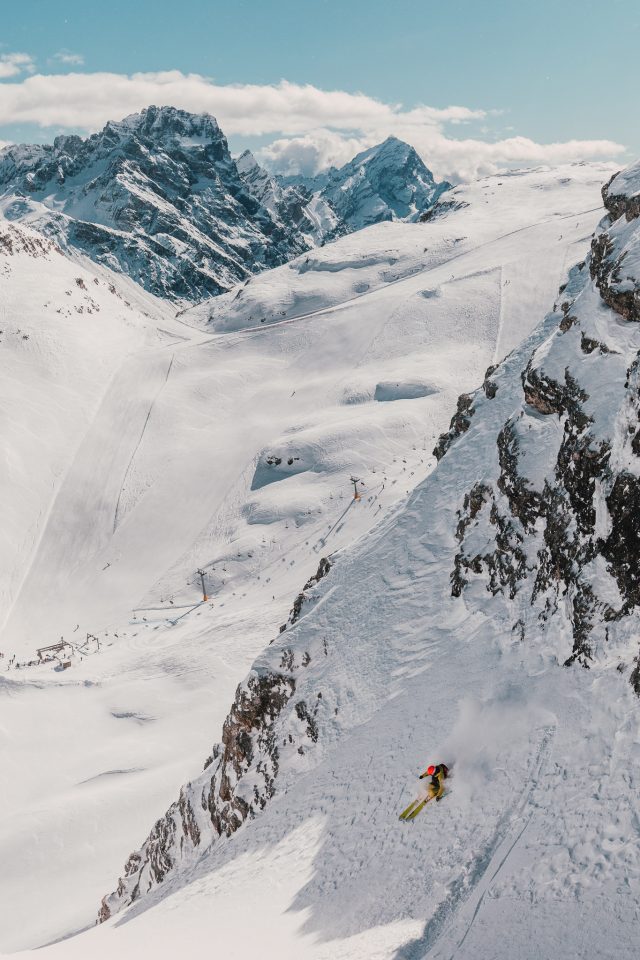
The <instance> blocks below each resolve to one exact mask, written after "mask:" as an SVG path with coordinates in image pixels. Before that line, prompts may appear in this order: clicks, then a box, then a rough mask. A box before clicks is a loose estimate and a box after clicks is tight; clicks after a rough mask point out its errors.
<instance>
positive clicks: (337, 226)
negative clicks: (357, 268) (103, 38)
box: [0, 107, 439, 301]
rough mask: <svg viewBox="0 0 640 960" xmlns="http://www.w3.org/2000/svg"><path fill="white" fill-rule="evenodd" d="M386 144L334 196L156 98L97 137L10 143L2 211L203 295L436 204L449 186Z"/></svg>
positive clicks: (338, 184) (142, 278) (208, 121)
mask: <svg viewBox="0 0 640 960" xmlns="http://www.w3.org/2000/svg"><path fill="white" fill-rule="evenodd" d="M398 145H399V146H398ZM383 147H385V145H384V144H383V145H382V147H381V148H374V150H373V151H369V153H370V154H372V156H371V157H370V158H369V159H368V160H366V162H365V161H362V158H356V160H354V161H353V164H355V165H356V166H354V168H353V170H351V169H350V172H349V174H348V179H349V184H348V185H347V183H346V181H345V176H346V174H345V171H346V170H347V168H343V171H342V172H337V173H336V177H337V179H335V178H334V180H332V181H331V183H332V185H331V189H329V188H327V196H324V194H322V195H321V194H320V192H319V191H316V192H314V191H312V190H310V189H309V188H308V187H305V186H295V185H286V184H283V183H280V182H278V180H277V179H276V178H274V177H271V176H270V175H269V174H268V173H267V172H266V171H265V170H263V169H262V168H261V167H260V166H259V165H258V164H257V163H256V161H255V159H254V158H253V157H252V155H251V154H250V153H248V152H245V153H244V154H243V155H242V156H241V157H240V158H239V160H238V162H237V163H236V162H235V161H234V160H233V158H232V157H231V154H230V153H229V148H228V145H227V141H226V138H225V136H224V134H223V133H222V131H221V130H220V128H219V126H218V124H217V122H216V121H215V119H214V118H213V117H211V116H209V115H208V114H201V115H194V114H190V113H187V112H185V111H183V110H177V109H175V108H173V107H149V108H148V109H146V110H143V111H142V113H140V114H134V115H133V116H130V117H127V118H126V119H125V120H123V121H122V122H120V123H108V124H107V125H106V127H105V128H104V129H103V130H101V131H100V133H97V134H94V135H93V136H91V137H89V138H87V139H82V138H81V137H78V136H61V137H57V138H56V139H55V141H54V143H53V144H52V145H34V146H24V145H23V146H15V147H10V148H7V149H6V150H4V151H3V152H2V153H0V207H1V209H2V210H3V212H4V214H5V216H6V217H7V218H8V219H10V220H16V221H17V220H20V221H23V222H25V223H28V224H29V225H30V226H31V227H34V228H35V229H36V230H38V231H39V232H41V233H44V234H45V235H46V236H48V237H50V238H52V239H54V240H55V241H56V242H57V243H58V244H59V245H60V246H61V247H62V248H64V249H66V250H68V251H74V250H75V251H79V252H80V253H83V254H86V255H87V256H89V257H91V258H92V259H93V260H96V261H97V262H99V263H103V264H105V265H106V266H108V267H110V268H111V269H114V270H117V271H120V272H122V273H125V274H127V275H128V276H130V277H131V278H132V279H133V280H135V281H136V282H137V283H139V284H141V285H142V286H143V287H144V288H145V289H147V290H149V291H151V292H152V293H154V294H156V295H158V296H161V297H167V298H169V299H172V300H177V301H198V300H202V299H204V298H206V297H211V296H216V295H217V294H219V293H222V292H224V291H226V290H228V289H229V288H230V287H232V286H233V285H234V284H236V283H237V282H238V281H241V280H244V279H246V278H247V277H248V276H250V275H251V274H253V273H257V272H259V271H261V270H264V269H266V268H269V267H275V266H278V265H280V264H283V263H286V262H287V261H288V260H290V259H291V258H293V257H295V256H297V255H298V254H300V253H303V252H304V251H305V250H308V249H310V248H312V247H314V246H316V245H318V244H320V243H324V242H325V241H326V240H328V239H333V238H334V237H336V236H340V235H341V234H343V233H347V232H349V231H351V230H355V229H359V227H361V226H364V225H366V224H367V223H372V222H374V221H375V220H380V219H398V218H403V219H407V218H411V217H412V216H413V211H414V209H417V207H418V206H420V208H421V209H425V208H426V207H427V206H428V205H429V204H430V203H431V202H432V197H433V196H435V195H436V194H437V192H438V189H439V188H438V187H436V185H435V184H434V182H433V178H431V175H430V174H429V172H428V171H427V170H426V167H424V164H422V162H421V161H420V160H419V158H418V157H417V154H415V151H412V150H411V148H410V147H407V145H406V144H399V141H396V147H395V149H394V150H389V149H383ZM376 150H378V153H377V154H376V153H375V151H376ZM409 154H411V157H409ZM363 156H364V155H363ZM348 166H349V167H350V165H348ZM365 169H366V171H367V173H366V176H364V175H362V176H361V175H360V173H359V172H358V171H365ZM430 178H431V179H430ZM375 191H378V192H377V193H375ZM374 193H375V197H374ZM381 197H384V198H386V199H381ZM376 198H377V199H376ZM387 201H388V204H390V205H385V204H387Z"/></svg>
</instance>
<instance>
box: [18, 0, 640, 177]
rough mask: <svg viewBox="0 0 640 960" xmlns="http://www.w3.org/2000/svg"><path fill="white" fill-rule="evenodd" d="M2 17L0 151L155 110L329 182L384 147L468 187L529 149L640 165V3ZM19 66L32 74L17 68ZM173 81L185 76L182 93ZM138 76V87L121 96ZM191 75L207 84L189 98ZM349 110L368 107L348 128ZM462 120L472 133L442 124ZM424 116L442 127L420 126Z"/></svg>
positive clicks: (241, 6) (102, 6) (283, 6)
mask: <svg viewBox="0 0 640 960" xmlns="http://www.w3.org/2000/svg"><path fill="white" fill-rule="evenodd" d="M2 6H3V9H2V20H1V22H0V44H1V46H0V78H1V79H0V140H4V141H16V140H35V139H37V140H47V139H51V137H52V136H53V135H54V134H55V133H58V132H61V131H65V130H79V131H83V130H90V129H96V128H97V127H98V126H100V125H101V124H102V123H103V122H104V119H105V117H106V116H111V117H112V118H113V119H118V118H119V116H120V115H122V114H123V112H124V113H126V112H131V111H132V110H133V109H139V107H141V106H143V105H144V97H145V96H153V97H154V99H155V102H159V101H161V100H162V99H163V98H164V100H165V101H166V102H168V101H169V100H174V101H176V105H178V106H185V107H186V108H188V109H209V110H210V112H212V113H214V114H217V115H218V114H221V116H219V119H220V122H221V125H222V126H223V129H224V130H225V132H228V133H229V137H230V142H231V145H232V147H233V148H235V149H240V148H241V147H244V146H245V145H247V144H248V145H251V146H253V147H256V148H258V149H259V150H262V155H263V158H264V159H266V160H268V161H269V162H271V163H272V164H275V165H276V166H277V165H280V166H286V165H287V164H288V165H291V164H293V165H295V164H297V163H298V164H299V163H307V164H311V165H316V166H318V165H320V166H321V165H322V164H324V163H326V162H329V161H330V160H332V159H336V157H337V159H341V158H342V155H344V157H345V158H346V156H347V154H348V153H349V151H350V150H351V151H352V148H356V147H358V146H359V145H368V144H369V143H371V142H374V141H375V140H376V139H377V138H378V139H382V138H383V136H384V135H386V133H387V132H388V133H396V134H397V135H404V136H405V138H406V139H409V138H410V136H409V135H411V136H413V138H414V139H416V138H417V140H418V141H419V142H417V143H416V146H417V147H418V149H419V150H420V151H421V153H422V154H423V155H425V152H427V151H429V150H431V151H432V152H433V154H434V156H435V163H436V165H438V164H440V165H441V166H442V167H446V166H447V165H449V166H450V167H451V169H452V170H454V172H455V170H456V169H457V170H458V172H459V173H460V175H463V176H464V175H465V172H467V169H466V168H468V172H474V168H477V169H475V172H483V171H484V170H485V169H487V170H488V169H489V168H490V167H491V166H492V165H493V166H495V165H496V164H497V165H500V164H502V163H510V162H525V161H526V160H527V159H528V158H527V157H526V156H524V155H525V154H526V153H527V149H529V152H530V153H531V158H530V159H531V162H536V161H540V160H543V159H549V160H551V161H553V160H557V159H563V158H565V157H566V156H568V155H569V154H570V153H571V150H569V149H568V148H565V149H564V153H563V152H562V151H561V150H560V148H559V147H558V148H557V149H556V150H555V152H554V151H553V150H552V149H550V148H547V150H546V152H545V151H544V149H542V148H543V147H544V146H545V145H549V144H561V143H563V144H566V143H567V142H569V141H581V142H583V145H582V147H580V146H576V147H575V148H574V153H575V154H576V156H579V155H581V152H582V154H583V155H587V154H589V153H591V154H592V155H601V156H603V155H605V154H606V153H607V150H608V152H609V154H612V153H615V150H614V149H613V146H612V144H617V145H618V146H619V147H622V146H624V147H625V148H627V151H628V152H627V153H623V152H621V151H618V157H619V158H621V159H628V158H629V156H633V155H635V154H636V153H640V131H639V129H638V123H637V117H638V112H637V106H636V100H637V96H636V93H637V90H638V89H640V57H639V56H638V49H640V2H639V0H607V3H606V4H603V3H602V2H601V0H555V2H551V0H537V2H535V3H531V2H528V0H457V2H456V0H451V2H449V3H448V4H444V3H442V2H434V0H396V2H395V3H392V2H390V0H385V2H382V0H366V2H364V0H343V2H342V3H340V2H337V0H296V2H293V0H263V2H257V0H226V2H219V0H180V2H175V0H171V2H169V0H153V2H151V0H135V2H134V0H128V2H124V0H109V2H95V0H65V2H57V0H22V2H20V3H15V4H8V3H6V4H3V5H2ZM18 53H20V54H23V55H25V56H28V57H30V58H31V61H30V62H27V61H26V60H23V61H22V62H18V61H17V60H16V59H15V55H16V54H18ZM12 57H14V59H13V60H12V59H11V58H12ZM3 58H4V59H3ZM167 71H178V72H179V74H178V73H177V74H175V76H174V80H173V81H172V80H171V77H169V76H168V75H167V74H166V72H167ZM79 72H80V73H84V74H87V75H89V78H90V83H89V85H88V86H87V85H86V84H83V82H82V78H77V77H76V78H75V79H73V78H70V77H68V75H69V74H71V73H76V74H77V73H79ZM105 74H111V75H115V80H114V79H113V78H109V77H107V76H104V75H105ZM134 74H135V75H142V78H141V79H139V80H138V81H131V80H130V81H129V82H128V83H125V82H124V80H125V79H126V78H127V77H131V76H132V75H134ZM41 75H44V77H49V78H50V82H49V87H46V86H45V81H44V79H41V80H39V81H38V82H36V79H34V78H38V77H40V76H41ZM101 75H103V76H102V81H101V79H100V76H101ZM180 75H185V76H186V75H198V76H199V77H200V78H201V80H200V82H199V83H197V82H195V81H193V80H192V81H191V85H189V83H188V82H186V81H181V80H179V76H180ZM65 76H66V77H67V79H66V80H65V79H64V78H65ZM56 78H57V80H56ZM120 78H122V82H121V80H120ZM282 80H285V81H287V82H288V84H287V86H285V87H284V88H283V87H282V86H280V87H278V85H279V84H280V82H281V81H282ZM174 81H175V82H174ZM229 85H241V86H244V87H246V85H251V86H252V88H253V93H254V96H252V97H247V96H244V98H243V97H242V96H239V98H238V100H237V103H236V102H234V101H233V98H232V97H230V95H229V91H227V92H226V93H222V92H221V89H220V88H222V87H228V86H229ZM274 85H275V87H274ZM306 85H311V86H312V87H313V88H314V89H316V90H317V91H318V94H317V96H315V98H314V97H308V98H306V99H308V100H311V101H313V102H311V103H309V104H308V107H307V113H308V115H307V116H306V118H305V116H304V115H303V114H304V109H305V106H304V103H303V101H304V100H305V98H304V97H303V96H302V94H301V92H300V91H301V90H302V89H303V88H304V87H305V86H306ZM205 86H207V91H208V93H207V91H205ZM11 88H14V89H11ZM18 88H21V89H18ZM262 88H264V90H265V95H266V96H267V101H269V98H270V96H271V90H272V89H274V88H277V89H279V90H280V95H279V97H277V98H275V99H273V98H271V101H270V106H269V105H267V108H266V109H265V110H262V109H261V105H260V95H259V94H260V89H262ZM245 92H246V91H245ZM328 92H333V93H336V92H339V93H342V94H344V97H343V100H342V101H339V100H338V99H337V98H336V97H334V98H333V100H327V98H325V100H323V99H322V94H323V93H328ZM205 93H206V94H207V95H205ZM356 93H362V94H365V95H366V97H367V98H369V99H370V100H371V101H372V102H373V101H377V102H380V103H382V104H384V105H387V106H388V108H389V111H390V113H389V116H388V117H385V111H384V110H381V111H378V113H377V114H376V109H375V106H373V107H371V116H369V115H363V113H362V110H360V109H359V107H358V102H356V101H354V100H353V94H356ZM349 95H350V96H351V99H349ZM287 96H289V100H288V101H287V100H286V98H287ZM177 101H179V102H177ZM249 101H250V102H249ZM285 101H286V102H285ZM220 103H222V104H223V105H222V106H221V107H220V106H219V104H220ZM61 104H64V105H66V107H67V109H66V111H62V109H61ZM349 104H351V106H352V107H353V106H356V107H358V109H356V110H355V112H354V115H353V116H352V115H351V114H350V112H349V110H350V107H349V106H348V105H349ZM398 104H402V107H401V108H398V106H397V105H398ZM362 105H363V102H360V106H362ZM452 105H455V106H459V107H463V108H465V110H466V113H465V115H458V116H455V115H453V114H447V113H441V114H439V115H438V114H436V113H435V111H437V110H440V111H442V110H444V109H445V108H448V107H450V106H452ZM422 106H426V107H428V108H432V112H431V113H427V114H425V115H424V117H421V115H420V114H411V111H412V110H413V109H414V108H417V107H422ZM54 107H55V109H54ZM109 110H111V113H110V112H109ZM389 111H387V112H389ZM261 112H262V113H263V117H262V118H261V117H260V114H261ZM241 113H242V114H243V116H244V120H243V121H242V122H241V120H240V117H239V114H241ZM278 113H279V114H280V115H281V118H282V119H281V121H279V120H278V117H277V116H276V114H278ZM292 113H293V115H294V116H292V115H291V114H292ZM365 114H366V111H365ZM374 114H375V116H373V115H374ZM378 114H379V115H378ZM252 116H253V118H254V122H253V124H252V122H251V117H252ZM266 116H269V117H270V119H269V122H265V120H264V118H265V117H266ZM423 120H424V123H423ZM405 121H406V122H405ZM423 126H424V129H422V127H423ZM514 138H526V140H527V141H528V142H531V143H533V144H535V148H534V147H530V148H527V146H526V145H525V144H522V143H521V144H518V143H517V141H515V140H514ZM272 141H276V146H275V147H273V148H271V147H270V144H271V143H272ZM597 141H610V142H611V143H610V144H609V146H608V147H607V146H605V145H603V144H601V145H600V146H598V145H597V144H596V142H597ZM500 143H503V144H506V146H505V147H504V150H502V151H501V150H500V149H499V147H498V145H499V144H500ZM461 144H463V145H464V144H467V146H466V147H464V146H461ZM483 144H484V145H485V146H484V147H483V146H482V145H483ZM487 145H491V146H490V148H489V147H488V146H487ZM352 152H353V151H352ZM519 153H520V154H522V157H520V156H518V154H519ZM334 155H335V156H334ZM425 159H427V160H428V159H429V158H428V157H427V156H425ZM445 172H446V171H445Z"/></svg>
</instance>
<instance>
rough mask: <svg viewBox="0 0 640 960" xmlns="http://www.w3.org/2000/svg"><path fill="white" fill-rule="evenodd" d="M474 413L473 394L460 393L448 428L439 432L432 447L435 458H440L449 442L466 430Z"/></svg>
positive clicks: (452, 441)
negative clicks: (436, 440) (444, 431)
mask: <svg viewBox="0 0 640 960" xmlns="http://www.w3.org/2000/svg"><path fill="white" fill-rule="evenodd" d="M474 413H475V408H474V406H473V396H472V395H471V394H469V393H462V394H460V396H459V397H458V406H457V409H456V412H455V413H454V415H453V417H452V418H451V423H450V424H449V429H448V431H447V432H446V433H441V434H440V436H439V437H438V442H437V444H436V445H435V447H434V448H433V455H434V457H435V458H436V460H442V458H443V457H444V455H445V453H446V452H447V450H448V449H449V447H450V446H451V444H452V443H454V442H455V440H457V438H458V437H460V436H461V435H462V434H463V433H466V432H467V430H468V429H469V427H470V426H471V418H472V416H473V414H474Z"/></svg>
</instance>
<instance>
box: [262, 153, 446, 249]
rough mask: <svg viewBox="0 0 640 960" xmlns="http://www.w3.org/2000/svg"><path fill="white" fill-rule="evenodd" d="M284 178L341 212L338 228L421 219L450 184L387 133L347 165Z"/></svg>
mask: <svg viewBox="0 0 640 960" xmlns="http://www.w3.org/2000/svg"><path fill="white" fill-rule="evenodd" d="M280 179H281V182H282V183H284V184H288V185H295V186H297V187H299V188H302V189H306V190H307V191H308V193H309V194H310V195H312V196H317V197H319V198H320V199H321V200H322V201H324V203H325V204H328V205H329V206H330V207H331V209H333V210H334V211H335V214H336V216H337V220H338V225H337V230H336V232H340V231H342V232H347V230H348V231H351V230H360V229H362V227H367V226H369V225H370V224H372V223H380V222H381V221H383V220H406V221H412V220H417V219H418V218H419V217H420V216H421V215H423V214H424V213H426V212H427V211H428V210H429V209H430V208H431V207H432V206H433V204H434V203H435V202H436V200H437V199H438V197H439V196H440V195H441V194H442V193H444V192H445V191H446V190H448V189H449V188H450V186H451V184H449V183H447V182H446V181H443V182H442V183H436V181H435V180H434V177H433V174H432V173H431V171H430V170H429V169H428V167H427V166H426V165H425V164H424V163H423V161H422V160H421V159H420V157H419V156H418V154H417V153H416V151H415V150H414V148H413V147H411V146H410V145H409V144H408V143H405V142H404V141H402V140H398V138H397V137H387V139H386V140H385V141H384V143H380V144H378V145H377V146H375V147H370V148H369V149H368V150H363V151H362V152H361V153H359V154H358V155H357V156H355V157H354V158H353V160H350V161H349V163H346V164H345V165H344V166H343V167H340V168H336V167H331V168H330V169H329V170H328V171H326V173H321V174H319V175H318V176H316V177H303V176H293V177H282V178H280Z"/></svg>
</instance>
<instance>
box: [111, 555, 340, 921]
mask: <svg viewBox="0 0 640 960" xmlns="http://www.w3.org/2000/svg"><path fill="white" fill-rule="evenodd" d="M330 569H331V563H330V561H329V560H327V559H326V558H322V559H321V561H320V563H319V566H318V569H317V571H316V573H315V575H314V576H312V577H310V579H309V580H308V581H307V583H305V585H304V587H303V589H302V591H301V593H300V594H299V595H298V596H297V597H296V599H295V601H294V605H293V608H292V610H291V613H290V616H289V620H288V621H287V624H286V625H285V626H283V627H282V628H281V637H280V638H278V640H277V641H274V642H273V643H272V644H271V646H270V647H269V648H267V650H266V651H265V653H264V654H263V656H262V657H261V658H260V660H259V661H257V662H256V664H254V667H253V669H252V671H251V673H250V675H249V676H248V677H247V679H246V680H245V681H244V682H243V683H241V684H240V686H239V687H238V689H237V691H236V696H235V700H234V702H233V704H232V706H231V710H230V712H229V715H228V716H227V719H226V720H225V723H224V726H223V729H222V739H221V742H220V743H218V744H216V745H215V746H214V747H213V750H212V752H211V755H210V756H209V757H208V758H207V759H206V761H205V764H204V771H203V773H202V774H201V775H200V776H199V777H198V778H197V779H195V780H193V781H192V782H191V783H188V784H186V785H185V786H184V787H182V789H181V790H180V796H179V798H178V800H177V801H176V802H175V803H173V804H172V805H171V807H170V808H169V810H168V811H167V812H166V814H165V815H164V817H162V818H161V819H160V820H158V821H157V822H156V824H155V825H154V827H153V829H152V830H151V833H150V834H149V836H148V838H147V840H146V841H145V843H144V844H143V846H142V848H141V849H140V850H138V851H136V852H134V853H132V854H131V856H130V857H129V859H128V860H127V862H126V864H125V867H124V873H123V876H122V877H121V878H120V880H119V881H118V885H117V888H116V890H115V891H114V892H113V893H111V894H110V895H108V896H106V897H104V898H103V900H102V904H101V906H100V911H99V915H98V919H99V920H100V921H104V920H107V919H109V917H110V916H112V914H113V913H115V912H117V911H118V910H120V909H122V908H123V907H125V906H128V905H129V904H131V903H133V902H134V901H136V900H138V899H139V898H140V897H141V896H143V895H144V894H145V893H148V892H149V891H150V890H151V889H153V887H155V886H157V885H158V884H160V883H162V881H163V880H165V879H166V878H167V877H168V876H171V875H173V874H175V873H176V872H177V871H179V870H180V868H181V867H182V866H183V865H185V864H188V863H189V862H193V859H194V857H197V856H198V855H199V854H200V853H202V851H203V850H204V849H205V848H206V847H208V846H209V845H210V844H211V843H212V842H214V841H215V840H217V839H219V838H220V837H223V836H225V837H229V836H231V834H232V833H234V832H235V831H236V830H237V829H238V828H239V827H240V826H242V824H243V823H244V821H245V820H246V819H247V818H251V817H254V816H255V815H256V814H257V813H258V812H259V811H260V810H261V809H263V807H264V806H265V804H266V803H267V802H268V800H270V799H271V797H272V796H273V795H274V793H275V790H276V778H277V776H278V772H279V768H280V756H281V753H282V752H283V751H284V752H285V753H286V754H288V755H290V754H292V753H296V754H297V755H298V756H299V757H303V756H304V753H305V751H306V749H307V747H308V746H311V745H313V744H314V743H316V742H317V740H318V712H319V710H320V709H321V708H322V693H321V692H318V693H317V695H316V696H315V698H314V701H309V699H308V698H307V699H305V698H304V696H302V695H297V688H298V680H299V677H300V675H301V674H305V673H307V672H308V671H309V668H310V664H311V663H312V661H314V659H316V658H318V657H323V658H324V657H326V656H327V641H326V640H325V639H322V640H316V641H315V643H312V644H306V645H305V648H304V649H303V650H300V649H297V648H296V643H295V638H294V639H293V641H292V642H289V641H288V636H289V630H290V629H291V628H293V626H294V625H295V624H296V623H298V622H299V621H300V620H301V619H303V618H304V615H305V614H306V613H307V612H308V611H309V610H310V609H311V607H312V606H313V601H314V599H315V596H314V588H315V587H316V586H317V584H318V583H319V582H320V580H323V579H324V578H325V577H326V576H327V574H328V573H329V571H330ZM285 629H287V633H286V634H285V633H284V631H285ZM287 707H291V708H292V709H291V710H290V711H288V710H287Z"/></svg>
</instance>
